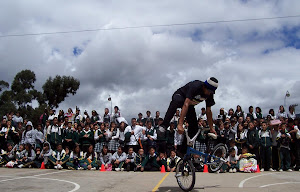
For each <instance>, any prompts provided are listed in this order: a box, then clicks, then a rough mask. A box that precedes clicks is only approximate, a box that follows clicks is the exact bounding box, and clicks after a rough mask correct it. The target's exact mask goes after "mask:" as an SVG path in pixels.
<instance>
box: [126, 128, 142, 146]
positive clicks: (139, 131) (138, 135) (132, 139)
mask: <svg viewBox="0 0 300 192" xmlns="http://www.w3.org/2000/svg"><path fill="white" fill-rule="evenodd" d="M131 131H133V132H134V134H133V135H131V136H130V141H129V142H128V143H127V145H138V139H139V138H141V137H142V131H143V127H141V126H139V125H136V126H134V127H132V126H127V127H126V128H125V131H124V134H126V133H128V132H130V133H131Z"/></svg>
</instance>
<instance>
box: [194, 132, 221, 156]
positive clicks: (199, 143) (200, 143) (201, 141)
mask: <svg viewBox="0 0 300 192" xmlns="http://www.w3.org/2000/svg"><path fill="white" fill-rule="evenodd" d="M200 129H201V131H200V133H199V135H198V136H197V138H196V142H195V149H196V150H197V151H200V152H202V153H205V152H206V142H205V139H206V133H207V132H208V131H205V130H204V128H203V127H200ZM221 134H223V131H222V132H219V134H218V135H221Z"/></svg>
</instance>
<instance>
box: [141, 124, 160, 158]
mask: <svg viewBox="0 0 300 192" xmlns="http://www.w3.org/2000/svg"><path fill="white" fill-rule="evenodd" d="M147 135H150V137H151V138H152V140H151V139H149V138H148V137H147ZM156 139H157V134H156V130H155V129H154V127H153V126H151V128H150V129H148V128H146V131H145V135H144V139H143V140H144V142H143V148H144V150H145V152H146V153H147V152H148V149H149V147H151V146H152V147H156Z"/></svg>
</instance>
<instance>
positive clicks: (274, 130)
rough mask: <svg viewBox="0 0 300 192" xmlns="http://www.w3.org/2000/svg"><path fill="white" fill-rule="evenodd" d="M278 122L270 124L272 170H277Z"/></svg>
mask: <svg viewBox="0 0 300 192" xmlns="http://www.w3.org/2000/svg"><path fill="white" fill-rule="evenodd" d="M279 124H280V121H279V120H275V121H274V120H272V121H271V122H270V125H271V126H272V130H271V133H272V167H273V170H277V171H278V170H279V144H278V141H277V137H278V134H280V132H279Z"/></svg>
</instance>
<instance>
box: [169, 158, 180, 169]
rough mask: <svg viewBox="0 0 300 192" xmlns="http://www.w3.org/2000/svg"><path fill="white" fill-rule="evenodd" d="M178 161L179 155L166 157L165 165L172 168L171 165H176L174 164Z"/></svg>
mask: <svg viewBox="0 0 300 192" xmlns="http://www.w3.org/2000/svg"><path fill="white" fill-rule="evenodd" d="M179 161H180V157H178V156H175V157H174V158H173V157H169V158H168V159H167V166H168V167H170V168H171V169H172V168H173V167H176V165H177V163H178V162H179Z"/></svg>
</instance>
